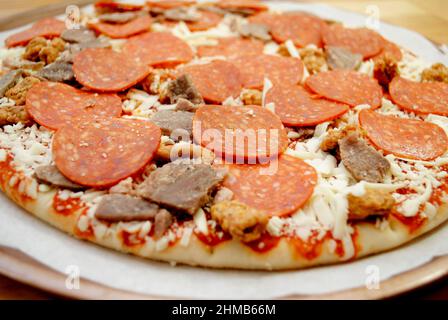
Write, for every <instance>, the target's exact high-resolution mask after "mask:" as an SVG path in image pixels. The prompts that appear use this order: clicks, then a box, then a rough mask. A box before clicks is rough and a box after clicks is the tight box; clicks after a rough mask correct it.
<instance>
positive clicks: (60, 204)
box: [53, 193, 83, 216]
mask: <svg viewBox="0 0 448 320" xmlns="http://www.w3.org/2000/svg"><path fill="white" fill-rule="evenodd" d="M82 207H83V204H82V202H81V199H79V198H67V199H64V200H62V199H61V198H60V197H59V193H56V194H55V195H54V197H53V209H54V211H55V212H57V213H59V214H61V215H63V216H69V215H71V214H72V213H74V212H76V211H77V210H79V209H81V208H82Z"/></svg>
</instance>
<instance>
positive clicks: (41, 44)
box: [22, 37, 47, 61]
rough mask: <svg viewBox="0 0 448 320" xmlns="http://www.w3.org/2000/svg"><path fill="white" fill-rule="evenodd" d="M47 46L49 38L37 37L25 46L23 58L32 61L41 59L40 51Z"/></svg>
mask: <svg viewBox="0 0 448 320" xmlns="http://www.w3.org/2000/svg"><path fill="white" fill-rule="evenodd" d="M46 46H47V39H45V38H43V37H36V38H34V39H33V40H31V41H30V42H29V43H28V45H27V46H26V48H25V52H24V53H23V55H22V58H23V59H25V60H30V61H39V53H40V51H41V50H42V49H43V48H45V47H46Z"/></svg>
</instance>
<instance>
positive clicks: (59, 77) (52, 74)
mask: <svg viewBox="0 0 448 320" xmlns="http://www.w3.org/2000/svg"><path fill="white" fill-rule="evenodd" d="M36 76H38V77H41V78H45V79H47V80H49V81H54V82H68V81H72V80H74V79H75V75H74V73H73V69H72V65H71V64H70V63H68V62H62V61H56V62H53V63H52V64H49V65H48V66H46V67H45V68H43V69H42V70H40V71H39V72H37V73H36Z"/></svg>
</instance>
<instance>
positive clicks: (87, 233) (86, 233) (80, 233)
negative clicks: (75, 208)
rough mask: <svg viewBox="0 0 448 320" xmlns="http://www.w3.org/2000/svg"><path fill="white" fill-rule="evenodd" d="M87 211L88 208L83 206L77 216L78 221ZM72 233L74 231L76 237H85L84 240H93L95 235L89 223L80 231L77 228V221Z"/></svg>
mask: <svg viewBox="0 0 448 320" xmlns="http://www.w3.org/2000/svg"><path fill="white" fill-rule="evenodd" d="M87 211H88V208H85V209H84V210H83V212H82V213H81V214H80V215H79V217H78V221H79V219H81V217H82V216H86V215H87ZM74 233H75V236H77V237H78V238H80V239H85V240H93V239H94V237H95V234H94V231H93V227H92V225H90V224H89V226H88V228H87V230H85V231H81V230H79V227H78V223H76V225H75V231H74Z"/></svg>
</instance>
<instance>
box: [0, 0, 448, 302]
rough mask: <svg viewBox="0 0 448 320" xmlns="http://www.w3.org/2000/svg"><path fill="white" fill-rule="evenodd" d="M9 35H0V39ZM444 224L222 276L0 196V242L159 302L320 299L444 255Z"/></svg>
mask: <svg viewBox="0 0 448 320" xmlns="http://www.w3.org/2000/svg"><path fill="white" fill-rule="evenodd" d="M273 6H274V7H275V8H276V9H279V10H306V11H310V12H313V13H315V14H318V15H320V16H321V17H324V18H328V19H337V20H341V21H344V22H345V23H349V24H350V25H364V24H365V17H363V16H361V15H358V14H355V13H350V12H346V11H342V10H339V9H335V8H331V7H327V6H324V5H310V4H308V5H305V4H297V3H275V4H273ZM379 31H380V32H381V33H382V34H383V35H384V36H386V37H387V38H388V39H390V40H392V41H394V42H396V43H398V44H399V45H402V46H403V47H406V48H408V49H410V50H411V51H413V52H415V53H416V54H418V55H420V56H422V57H424V58H425V59H426V60H428V61H430V62H443V63H445V64H448V57H447V56H444V55H443V54H442V53H441V52H440V51H438V49H437V48H436V47H435V46H434V45H433V44H432V43H431V42H430V41H428V40H427V39H425V38H424V37H423V36H421V35H419V34H416V33H414V32H411V31H407V30H404V29H402V28H398V27H394V26H391V25H388V24H385V23H382V24H381V28H380V30H379ZM9 33H10V32H5V33H2V34H1V35H0V41H1V42H3V40H4V38H5V37H6V36H7V35H8V34H9ZM446 239H448V225H447V224H445V225H443V226H441V227H439V228H438V229H437V230H435V231H434V232H431V233H430V234H429V235H427V236H424V237H422V238H420V239H417V240H416V241H413V242H412V243H410V244H409V245H406V246H403V247H401V248H399V249H396V250H393V251H391V252H386V253H383V254H380V255H377V256H373V257H370V258H366V259H361V260H359V261H355V262H351V263H348V264H341V265H335V266H326V267H320V268H314V269H309V270H301V271H288V272H248V271H225V270H211V269H203V268H191V267H186V266H176V267H172V266H170V265H168V264H165V263H158V262H152V261H148V260H144V259H140V258H137V257H133V256H129V255H125V254H121V253H118V252H115V251H112V250H108V249H104V248H102V247H99V246H96V245H94V244H90V243H87V242H83V241H79V240H77V239H74V238H72V237H69V236H67V235H66V234H64V233H62V232H60V231H58V230H56V229H54V228H53V227H51V226H49V225H47V224H45V223H44V222H41V221H40V220H38V219H36V218H34V217H33V216H31V215H29V214H27V213H26V212H25V211H24V210H22V209H20V208H19V207H17V206H16V205H15V204H14V203H13V202H12V201H10V200H9V199H7V198H6V197H5V196H4V195H3V194H1V195H0V244H1V245H5V246H9V247H13V248H16V249H19V250H21V251H23V252H24V253H26V254H28V255H29V256H31V257H33V258H35V259H36V260H38V261H40V262H42V263H43V264H45V265H48V266H49V267H51V268H53V269H55V270H58V271H60V272H62V273H64V272H65V270H66V268H67V267H68V266H70V265H76V266H78V267H79V270H80V274H81V277H82V278H85V279H89V280H93V281H96V282H99V283H102V284H105V285H107V286H110V287H115V288H119V289H123V290H129V291H134V292H139V293H145V294H153V295H158V296H166V297H170V296H174V297H185V298H203V299H266V298H278V297H282V296H286V295H291V294H322V293H329V292H334V291H339V290H343V289H348V288H353V287H359V286H363V285H365V282H366V278H367V270H368V269H367V267H369V266H371V265H374V266H376V267H378V270H379V272H380V273H379V275H380V278H381V280H385V279H388V278H390V277H391V276H393V275H396V274H399V273H402V272H404V271H407V270H410V269H413V268H415V267H418V266H420V265H422V264H424V263H426V262H428V261H430V260H432V259H433V258H434V257H437V256H441V255H446V254H448V241H447V240H446Z"/></svg>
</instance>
